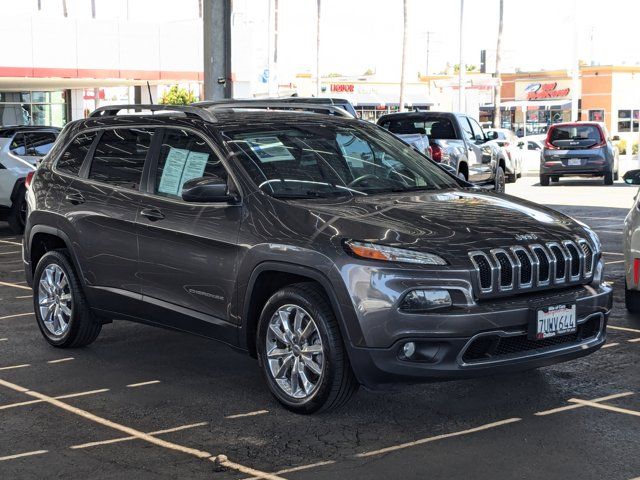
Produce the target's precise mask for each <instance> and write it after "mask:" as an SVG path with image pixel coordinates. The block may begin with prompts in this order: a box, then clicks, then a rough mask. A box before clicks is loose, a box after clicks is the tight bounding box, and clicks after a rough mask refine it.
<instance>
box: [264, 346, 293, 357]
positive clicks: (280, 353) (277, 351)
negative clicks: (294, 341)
mask: <svg viewBox="0 0 640 480" xmlns="http://www.w3.org/2000/svg"><path fill="white" fill-rule="evenodd" d="M287 355H291V350H289V349H285V348H272V349H271V350H269V352H267V357H269V358H283V357H286V356H287Z"/></svg>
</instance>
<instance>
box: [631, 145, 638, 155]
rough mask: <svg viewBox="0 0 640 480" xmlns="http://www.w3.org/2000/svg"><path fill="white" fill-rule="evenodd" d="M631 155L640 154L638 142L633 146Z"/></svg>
mask: <svg viewBox="0 0 640 480" xmlns="http://www.w3.org/2000/svg"><path fill="white" fill-rule="evenodd" d="M631 153H632V154H633V155H637V154H638V142H635V143H634V144H633V146H632V147H631Z"/></svg>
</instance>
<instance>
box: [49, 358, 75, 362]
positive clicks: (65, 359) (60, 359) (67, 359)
mask: <svg viewBox="0 0 640 480" xmlns="http://www.w3.org/2000/svg"><path fill="white" fill-rule="evenodd" d="M71 360H74V358H73V357H67V358H59V359H57V360H49V361H48V362H47V363H62V362H69V361H71Z"/></svg>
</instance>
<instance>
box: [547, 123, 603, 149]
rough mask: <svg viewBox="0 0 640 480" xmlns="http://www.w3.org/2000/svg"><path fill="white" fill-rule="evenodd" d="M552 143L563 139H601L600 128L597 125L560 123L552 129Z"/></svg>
mask: <svg viewBox="0 0 640 480" xmlns="http://www.w3.org/2000/svg"><path fill="white" fill-rule="evenodd" d="M549 140H550V141H551V143H554V144H555V142H557V141H562V140H594V141H597V142H599V141H600V129H599V128H598V127H597V126H595V125H560V126H557V127H554V128H553V129H552V130H551V137H550V139H549Z"/></svg>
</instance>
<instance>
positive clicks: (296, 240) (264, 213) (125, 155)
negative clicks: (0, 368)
mask: <svg viewBox="0 0 640 480" xmlns="http://www.w3.org/2000/svg"><path fill="white" fill-rule="evenodd" d="M134 108H136V109H138V111H137V112H132V113H133V114H131V115H119V114H118V113H120V110H124V109H134ZM142 108H145V109H147V110H151V112H150V113H144V112H143V111H140V109H142ZM158 110H164V112H160V111H158ZM27 183H28V194H27V202H28V217H27V222H26V231H25V235H24V240H23V244H24V247H23V248H24V252H23V253H24V262H25V271H26V275H27V279H28V283H29V285H31V286H33V291H34V308H35V313H36V319H37V324H38V326H39V328H40V330H41V332H42V334H43V335H44V337H45V339H46V340H47V341H48V342H49V343H50V344H52V345H54V346H57V347H78V346H82V345H87V344H89V343H91V342H92V341H94V340H95V339H96V337H97V336H98V334H99V333H100V330H101V328H102V326H103V324H105V323H108V322H110V321H111V320H113V319H125V320H132V321H137V322H144V323H148V324H153V325H158V326H163V327H167V328H171V329H175V330H181V331H186V332H191V333H195V334H198V335H203V336H206V337H210V338H214V339H217V340H219V341H222V342H224V343H226V344H229V345H231V346H233V347H235V348H237V349H240V350H244V351H246V352H248V353H249V354H251V355H253V356H255V357H257V359H258V363H259V366H260V368H261V369H262V372H263V374H264V377H265V381H266V383H267V385H268V387H269V389H270V390H271V392H272V393H273V394H274V396H275V397H276V398H277V399H278V400H279V401H280V402H281V403H282V404H284V405H285V406H286V407H287V408H289V409H291V410H293V411H297V412H303V413H310V412H314V411H317V410H321V409H329V408H333V407H337V406H339V405H340V404H342V403H344V402H346V401H347V400H348V399H349V397H350V396H351V395H352V394H353V392H354V391H355V390H356V389H357V387H358V385H361V384H362V385H364V386H367V387H381V386H385V385H387V384H391V383H396V382H415V381H427V380H435V379H452V378H464V377H475V376H479V375H486V374H494V373H499V372H506V371H517V370H525V369H531V368H536V367H540V366H544V365H549V364H553V363H557V362H561V361H565V360H570V359H573V358H577V357H580V356H583V355H587V354H589V353H592V352H594V351H595V350H597V349H598V348H599V347H600V346H602V344H603V343H604V341H605V326H606V322H607V317H608V315H609V311H610V309H611V288H610V286H609V285H608V284H607V283H606V282H603V280H602V279H603V262H602V259H601V247H600V242H599V241H598V238H597V236H596V234H595V233H594V232H593V231H592V230H590V229H589V228H588V227H587V226H585V225H583V224H581V223H579V222H576V221H574V220H573V219H571V218H569V217H567V216H565V215H562V214H560V213H557V212H555V211H553V210H551V209H548V208H545V207H542V206H539V205H536V204H534V203H530V202H526V201H524V200H520V199H516V198H513V197H509V196H506V195H503V194H497V193H494V192H487V191H483V190H480V189H477V188H475V187H471V186H469V184H467V183H466V182H463V181H461V180H458V179H457V178H455V176H453V175H450V174H448V173H446V172H444V171H443V170H441V169H440V168H438V166H437V165H436V164H435V163H433V162H431V161H429V160H426V159H425V157H424V156H422V155H420V154H419V153H417V152H415V151H414V150H413V149H412V148H411V147H410V146H408V145H406V144H405V143H403V142H402V141H400V140H398V139H397V138H395V137H394V136H393V135H392V134H391V133H389V132H387V131H385V130H384V129H382V128H380V127H377V126H375V125H373V124H368V123H366V122H363V121H359V120H357V119H347V118H340V117H339V116H330V115H320V114H315V113H304V112H278V111H268V112H265V111H255V110H240V109H224V108H207V107H195V106H189V107H165V106H163V107H160V106H146V107H142V106H135V107H134V106H124V107H104V108H101V109H98V110H97V111H96V112H94V113H93V114H92V115H91V117H90V118H88V119H85V120H79V121H75V122H72V123H70V124H69V125H68V126H67V127H66V128H65V129H64V131H63V132H62V134H61V135H60V137H59V139H58V141H57V142H56V144H55V145H54V147H53V149H52V150H51V152H50V153H49V154H48V155H47V156H46V157H45V158H44V160H43V161H42V162H41V164H40V166H39V168H38V169H37V171H36V172H35V174H34V175H30V176H29V177H28V179H27Z"/></svg>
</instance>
